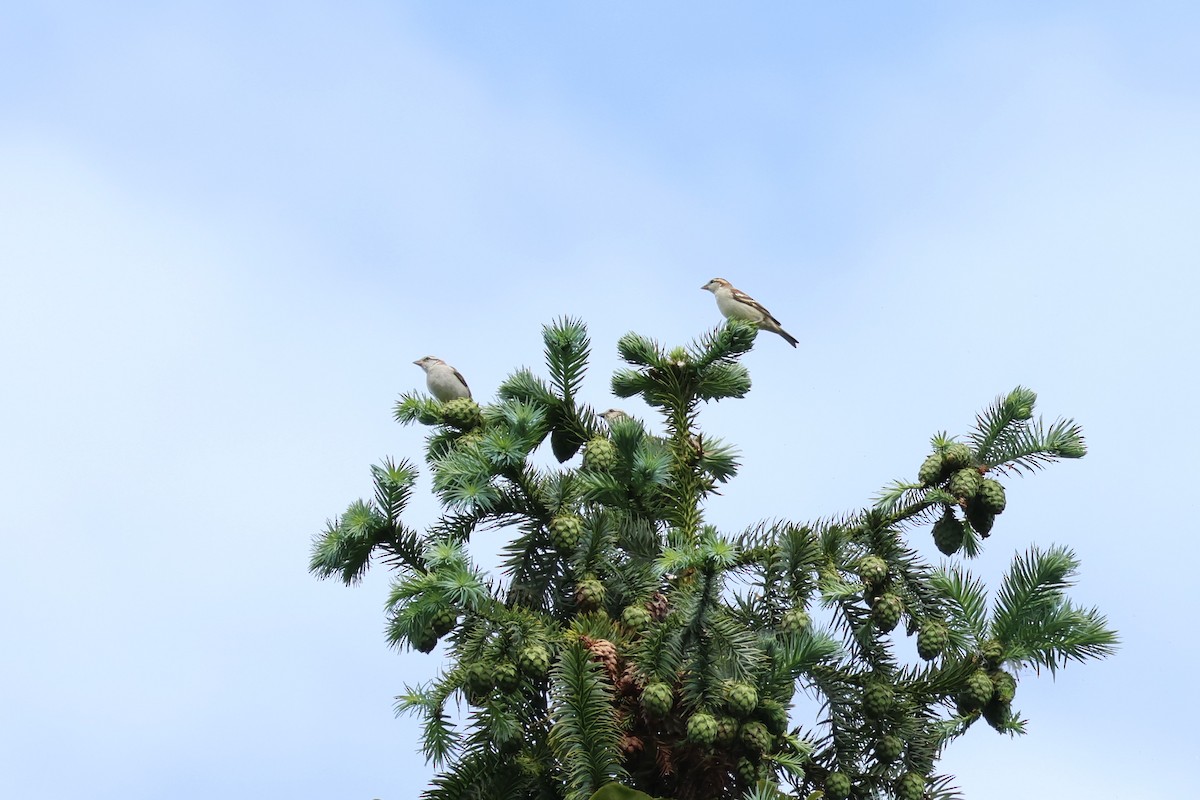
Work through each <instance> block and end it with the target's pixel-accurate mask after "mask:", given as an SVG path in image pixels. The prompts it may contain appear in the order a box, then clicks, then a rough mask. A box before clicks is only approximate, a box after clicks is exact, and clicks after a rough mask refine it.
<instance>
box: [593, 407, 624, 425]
mask: <svg viewBox="0 0 1200 800" xmlns="http://www.w3.org/2000/svg"><path fill="white" fill-rule="evenodd" d="M596 416H597V417H601V418H602V419H603V420H604V421H605V422H607V423H608V424H609V425H612V424H613V423H614V422H616V421H617V420H619V419H629V415H628V414H626V413H625V412H624V411H622V410H621V409H619V408H610V409H609V410H608V411H601V412H599V413H598V414H596Z"/></svg>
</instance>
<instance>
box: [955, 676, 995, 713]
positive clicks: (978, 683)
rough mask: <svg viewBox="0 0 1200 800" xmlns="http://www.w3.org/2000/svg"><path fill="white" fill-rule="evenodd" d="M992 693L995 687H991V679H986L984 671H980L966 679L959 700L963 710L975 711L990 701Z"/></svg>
mask: <svg viewBox="0 0 1200 800" xmlns="http://www.w3.org/2000/svg"><path fill="white" fill-rule="evenodd" d="M993 691H995V687H993V686H992V679H991V678H989V677H988V674H987V671H986V670H982V669H980V670H976V671H975V672H974V673H973V674H972V675H971V677H969V678H967V683H966V685H965V686H964V687H963V691H962V693H961V694H960V695H959V699H960V700H961V701H962V705H963V706H964V707H965V708H967V709H970V710H972V711H975V710H977V709H980V708H983V706H984V704H985V703H987V701H988V700H991V699H992V692H993Z"/></svg>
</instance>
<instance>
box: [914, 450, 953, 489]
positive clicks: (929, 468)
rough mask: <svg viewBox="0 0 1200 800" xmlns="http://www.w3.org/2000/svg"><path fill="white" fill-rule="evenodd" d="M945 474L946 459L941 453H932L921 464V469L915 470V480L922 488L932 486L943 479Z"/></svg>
mask: <svg viewBox="0 0 1200 800" xmlns="http://www.w3.org/2000/svg"><path fill="white" fill-rule="evenodd" d="M946 472H947V469H946V457H945V456H944V455H942V454H941V453H934V454H933V455H931V456H930V457H929V458H927V459H925V460H924V461H923V462H921V468H920V469H918V470H917V480H918V481H920V482H921V485H922V486H932V485H933V484H935V483H937V482H939V481H941V480H942V479H943V478H945V477H946Z"/></svg>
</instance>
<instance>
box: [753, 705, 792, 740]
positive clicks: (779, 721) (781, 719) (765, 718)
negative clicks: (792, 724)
mask: <svg viewBox="0 0 1200 800" xmlns="http://www.w3.org/2000/svg"><path fill="white" fill-rule="evenodd" d="M754 716H755V717H757V718H758V719H759V720H761V721H762V723H763V724H764V725H766V726H767V730H769V731H770V732H771V733H773V734H775V735H776V736H779V735H780V734H782V733H783V732H784V731H785V730H787V724H788V710H787V707H786V706H785V705H784V704H783V703H780V702H779V701H777V700H772V699H770V698H762V699H760V700H759V701H758V708H757V709H755V710H754Z"/></svg>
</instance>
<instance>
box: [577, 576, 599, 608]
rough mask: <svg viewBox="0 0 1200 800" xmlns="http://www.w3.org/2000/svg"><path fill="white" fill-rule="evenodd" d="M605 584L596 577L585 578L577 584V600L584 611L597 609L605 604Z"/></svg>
mask: <svg viewBox="0 0 1200 800" xmlns="http://www.w3.org/2000/svg"><path fill="white" fill-rule="evenodd" d="M604 594H605V590H604V584H603V583H601V582H600V581H598V580H596V579H595V578H584V579H583V580H581V581H580V582H579V583H578V584H576V586H575V602H576V603H577V604H578V605H579V608H580V610H582V611H595V610H596V609H598V608H600V606H602V605H604Z"/></svg>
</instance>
